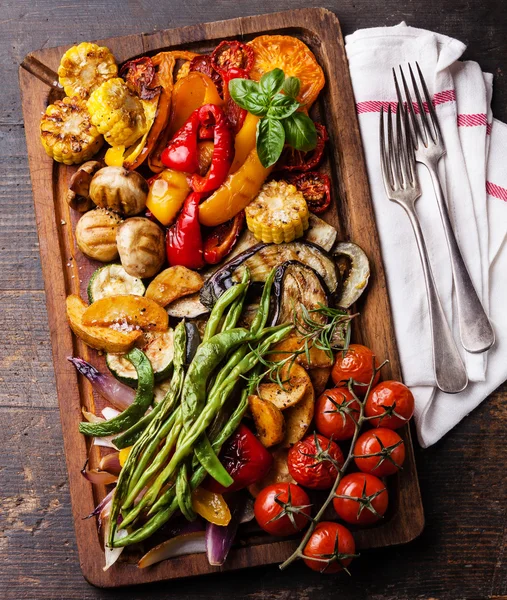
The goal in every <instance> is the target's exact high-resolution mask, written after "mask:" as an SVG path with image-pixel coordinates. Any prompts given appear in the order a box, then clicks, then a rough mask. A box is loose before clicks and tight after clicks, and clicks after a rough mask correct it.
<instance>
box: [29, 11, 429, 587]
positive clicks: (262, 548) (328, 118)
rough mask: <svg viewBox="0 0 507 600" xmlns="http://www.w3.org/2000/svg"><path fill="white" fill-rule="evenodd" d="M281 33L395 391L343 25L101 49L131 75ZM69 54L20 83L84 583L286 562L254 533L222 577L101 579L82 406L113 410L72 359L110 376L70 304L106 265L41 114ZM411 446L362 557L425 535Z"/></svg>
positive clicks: (189, 562)
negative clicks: (358, 256)
mask: <svg viewBox="0 0 507 600" xmlns="http://www.w3.org/2000/svg"><path fill="white" fill-rule="evenodd" d="M272 33H281V34H287V35H294V36H296V37H298V38H300V39H301V40H303V41H304V42H305V43H306V44H308V46H309V47H310V48H311V49H312V51H313V52H314V53H315V55H316V57H317V60H318V61H319V63H320V65H321V66H322V68H323V69H324V72H325V75H326V82H327V83H326V86H325V87H324V90H323V91H322V92H321V94H320V97H319V102H318V104H319V106H318V107H317V111H318V113H319V115H320V117H319V118H320V120H321V121H322V122H323V123H324V124H325V125H326V127H327V130H328V133H329V138H330V140H329V143H328V150H327V159H326V164H325V165H324V168H326V169H327V170H328V172H329V173H330V175H331V177H332V181H333V195H334V199H335V203H334V205H333V207H332V208H331V209H330V210H329V211H328V212H327V214H326V215H325V216H324V218H325V219H326V220H327V221H328V222H330V223H331V224H333V225H334V226H335V227H337V229H338V232H339V239H342V240H346V239H350V240H352V241H354V242H356V243H357V244H359V245H360V246H361V247H362V248H363V249H364V250H365V252H366V253H367V255H368V257H369V259H370V262H371V271H372V272H371V278H370V284H369V286H368V290H367V292H366V293H365V294H364V298H363V299H361V301H360V303H359V305H358V307H357V309H358V311H359V312H360V317H359V318H358V319H357V320H356V324H355V331H354V340H355V341H357V342H360V343H364V344H366V345H368V346H370V347H371V348H372V349H373V350H374V352H375V353H376V355H377V356H378V357H379V358H381V359H384V358H387V359H389V361H390V362H389V364H388V365H387V366H386V367H385V368H384V369H383V378H384V379H391V378H393V379H401V371H400V366H399V359H398V352H397V349H396V342H395V337H394V331H393V323H392V318H391V312H390V307H389V299H388V294H387V288H386V280H385V274H384V269H383V265H382V259H381V255H380V246H379V240H378V235H377V230H376V226H375V220H374V215H373V209H372V205H371V199H370V192H369V188H368V180H367V176H366V169H365V164H364V157H363V151H362V147H361V139H360V135H359V129H358V123H357V119H356V113H355V105H354V96H353V93H352V87H351V84H350V78H349V71H348V64H347V58H346V54H345V48H344V43H343V38H342V35H341V30H340V23H339V21H338V19H337V18H336V16H335V15H334V14H333V13H331V12H330V11H328V10H325V9H322V8H308V9H303V10H294V11H288V12H282V13H275V14H269V15H259V16H255V17H244V18H239V19H232V20H229V21H218V22H215V23H205V24H202V25H194V26H190V27H182V28H179V29H168V30H164V31H157V32H154V33H150V34H138V35H130V36H124V37H117V38H111V39H106V40H100V43H102V44H105V45H106V46H108V47H109V48H110V49H111V50H112V52H113V53H114V55H115V57H116V59H117V61H118V62H119V63H121V62H124V61H125V60H127V59H130V58H133V57H135V56H139V55H143V54H155V53H156V52H158V51H160V50H168V49H175V48H185V49H191V50H194V51H197V52H206V51H208V50H210V49H211V48H213V47H214V46H215V45H216V44H217V43H219V42H220V41H221V40H222V39H224V38H229V39H233V38H238V39H242V40H249V39H251V38H253V37H255V36H256V35H262V34H272ZM65 50H67V46H62V47H59V48H48V49H44V50H39V51H37V52H34V53H31V54H29V55H28V56H27V57H26V58H25V60H24V61H23V63H22V64H21V66H20V69H19V80H20V87H21V94H22V102H23V114H24V120H25V131H26V139H27V147H28V158H29V163H30V173H31V179H32V188H33V196H34V205H35V213H36V220H37V230H38V235H39V242H40V255H41V262H42V270H43V274H44V282H45V289H46V304H47V311H48V319H49V327H50V332H51V342H52V349H53V361H54V369H55V376H56V385H57V392H58V400H59V405H60V415H61V422H62V429H63V437H64V445H65V454H66V460H67V469H68V473H69V485H70V493H71V498H72V509H73V516H74V527H75V531H76V538H77V545H78V549H79V559H80V563H81V568H82V571H83V574H84V576H85V578H86V579H87V580H88V581H89V582H90V583H92V584H94V585H96V586H100V587H117V586H124V585H131V584H139V583H146V582H151V581H159V580H164V579H172V578H176V577H189V576H192V575H202V574H205V573H211V572H217V571H228V570H235V569H241V568H244V567H252V566H256V565H265V564H270V563H279V562H282V561H283V560H284V559H285V558H286V557H287V556H288V555H289V554H290V553H291V552H292V551H293V549H294V548H295V546H296V541H294V540H289V541H283V542H277V541H274V540H273V538H270V537H269V536H268V535H267V534H263V533H246V532H243V533H242V534H241V536H240V540H239V541H240V543H239V544H238V547H236V548H233V550H231V553H230V555H229V558H228V559H227V562H226V564H225V565H224V566H223V567H221V568H217V567H211V566H210V565H209V564H208V561H207V559H206V557H205V555H202V554H196V555H191V556H184V557H180V558H176V559H172V560H170V561H165V562H163V563H160V564H158V565H156V566H154V567H151V568H148V569H138V568H137V567H136V566H135V564H133V560H134V558H133V557H132V556H131V555H130V559H129V555H128V554H127V553H125V552H124V554H123V555H122V562H118V563H117V564H116V565H115V566H114V567H113V568H111V569H110V570H109V571H107V572H104V571H103V570H102V567H103V564H104V558H103V551H102V545H101V540H100V536H99V533H98V531H97V524H96V522H95V519H88V520H83V517H84V516H86V515H88V514H89V513H90V512H91V511H92V510H93V508H94V506H95V505H96V504H97V503H98V501H100V499H101V498H102V497H103V495H104V493H105V490H104V489H97V488H94V487H92V486H91V485H90V483H88V481H86V480H85V479H84V478H83V477H82V476H81V474H80V469H81V468H82V466H83V464H84V462H85V459H86V457H87V456H88V454H89V453H91V462H92V466H95V465H96V463H97V461H98V458H99V451H98V449H97V447H92V448H90V447H89V444H90V441H89V440H87V439H85V437H84V436H82V435H80V434H79V433H78V423H79V422H80V421H81V420H82V415H81V407H82V406H86V407H87V408H88V409H90V410H100V409H101V407H102V406H103V402H102V400H101V399H100V398H98V397H96V396H94V395H93V393H92V390H91V387H90V385H89V384H88V382H87V381H85V380H83V379H82V378H78V376H77V375H76V372H75V370H74V367H73V366H72V365H71V364H70V363H69V362H68V361H67V360H66V358H67V357H68V356H70V355H78V356H82V357H83V358H85V359H87V360H88V359H90V360H91V361H92V362H93V363H94V364H97V365H98V366H99V368H100V367H101V366H103V358H102V357H100V356H99V355H98V354H97V353H96V352H95V351H93V350H91V349H89V348H87V347H86V346H85V345H84V344H82V342H81V341H80V340H78V339H76V338H75V337H74V336H73V335H72V334H71V331H70V329H69V327H68V325H67V322H66V318H65V297H66V296H67V295H68V294H70V293H80V294H81V296H82V297H84V298H85V297H86V284H87V282H88V279H89V276H90V274H91V273H92V272H93V270H94V269H95V268H96V267H97V266H98V263H93V261H90V260H88V259H86V258H85V257H84V256H83V255H82V254H81V253H80V252H79V251H78V250H77V247H76V245H75V241H74V236H73V230H74V227H75V224H76V221H77V218H78V217H77V215H76V214H75V213H74V214H73V211H71V210H70V209H69V207H68V205H67V204H66V202H65V192H66V190H67V185H68V181H69V179H70V176H71V174H72V173H73V171H74V169H73V168H72V167H66V166H64V165H60V164H58V163H55V162H53V161H52V160H51V159H49V158H48V157H47V156H46V154H45V152H44V150H43V147H42V145H41V143H40V140H39V121H40V116H41V113H42V112H43V111H44V110H45V108H46V106H47V104H48V103H50V102H52V101H53V100H54V99H55V97H58V94H59V91H58V88H57V86H56V82H55V79H56V77H55V75H54V74H55V72H56V70H57V68H58V64H59V62H60V58H61V56H62V54H63V53H64V52H65ZM53 82H55V83H54V84H53V85H51V84H52V83H53ZM401 435H402V437H403V438H404V440H405V444H406V448H407V458H406V462H405V466H404V469H403V471H402V472H401V473H400V474H399V475H398V476H396V477H395V478H394V479H391V481H390V503H391V507H390V510H389V513H388V515H387V516H386V517H387V518H386V519H385V520H384V521H383V522H382V524H380V525H377V526H374V527H372V528H369V529H363V530H357V531H355V532H354V537H355V539H356V543H357V546H358V548H359V549H366V548H378V547H383V546H390V545H394V544H402V543H406V542H409V541H410V540H412V539H414V538H415V537H416V536H418V535H419V534H420V532H421V531H422V528H423V526H424V515H423V509H422V504H421V497H420V491H419V484H418V480H417V472H416V465H415V462H414V453H413V447H412V441H411V436H410V429H409V428H408V427H405V428H404V429H403V430H401ZM93 463H95V465H93Z"/></svg>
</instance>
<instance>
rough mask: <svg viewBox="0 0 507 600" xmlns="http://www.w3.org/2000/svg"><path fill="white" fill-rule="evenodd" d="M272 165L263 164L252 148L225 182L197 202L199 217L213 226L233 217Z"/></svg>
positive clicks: (202, 221) (252, 193)
mask: <svg viewBox="0 0 507 600" xmlns="http://www.w3.org/2000/svg"><path fill="white" fill-rule="evenodd" d="M272 168H273V167H268V168H267V169H266V168H265V167H263V166H262V164H261V161H260V160H259V157H258V156H257V150H256V149H255V148H254V149H253V150H252V151H251V152H250V154H249V155H248V156H247V159H246V161H245V162H244V164H243V166H242V167H240V168H239V169H238V170H237V171H236V172H235V173H232V174H231V175H229V176H228V177H227V179H226V180H225V181H224V183H223V184H222V185H221V186H220V187H219V188H218V190H216V192H214V193H213V194H212V195H211V196H210V197H209V198H208V199H207V200H205V201H204V202H203V203H202V204H201V205H200V206H199V221H200V222H201V224H202V225H205V226H206V227H215V225H220V224H221V223H225V222H226V221H229V219H232V218H233V217H234V216H235V215H237V214H238V213H239V212H240V211H242V210H243V209H244V208H245V207H246V206H248V205H249V204H250V202H251V201H252V200H253V199H254V198H255V197H256V196H257V194H258V193H259V190H260V189H261V186H262V184H263V183H264V181H265V180H266V178H267V176H268V175H269V174H270V173H271V170H272Z"/></svg>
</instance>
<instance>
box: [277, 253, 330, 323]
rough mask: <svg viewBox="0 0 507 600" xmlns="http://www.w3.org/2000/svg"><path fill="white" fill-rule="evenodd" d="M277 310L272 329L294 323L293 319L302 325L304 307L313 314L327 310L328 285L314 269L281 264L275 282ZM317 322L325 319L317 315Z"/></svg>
mask: <svg viewBox="0 0 507 600" xmlns="http://www.w3.org/2000/svg"><path fill="white" fill-rule="evenodd" d="M273 286H274V297H275V299H276V300H275V303H276V304H275V308H274V311H273V315H272V317H271V323H272V324H273V325H277V324H281V323H292V322H293V321H294V318H297V320H298V321H301V319H302V317H303V309H302V307H303V306H305V307H306V308H307V310H308V311H312V310H314V309H316V308H319V307H321V306H328V295H327V290H326V284H325V283H324V281H323V279H322V277H321V276H320V275H319V274H318V273H317V272H316V271H314V270H313V269H312V268H311V267H307V266H306V265H303V264H302V263H300V262H298V261H294V260H291V261H288V262H285V263H283V264H281V265H280V266H279V267H278V269H277V271H276V275H275V280H274V282H273ZM314 318H321V319H322V320H323V321H325V319H326V317H325V316H324V315H321V314H320V313H315V316H314Z"/></svg>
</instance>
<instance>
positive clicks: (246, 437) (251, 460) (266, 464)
mask: <svg viewBox="0 0 507 600" xmlns="http://www.w3.org/2000/svg"><path fill="white" fill-rule="evenodd" d="M220 461H221V463H222V464H223V465H224V467H225V469H226V471H227V472H228V473H229V475H230V476H231V477H232V478H233V479H234V483H233V484H232V485H230V486H229V487H228V488H226V487H224V486H223V485H220V484H219V483H218V482H217V481H215V480H214V479H212V478H211V477H208V479H207V480H206V484H205V487H206V489H208V490H210V491H211V492H216V493H217V494H223V493H224V492H236V491H237V490H242V489H243V488H246V487H248V486H249V485H251V484H252V483H255V482H256V481H260V480H261V479H262V478H263V477H265V476H266V475H267V473H268V471H269V469H271V465H272V464H273V457H272V456H271V454H270V453H269V452H268V451H267V450H266V448H264V446H263V445H262V444H261V443H260V442H259V440H258V439H257V438H256V437H255V435H254V434H253V433H252V432H251V431H250V429H248V427H246V426H245V425H243V424H241V425H240V426H239V427H238V428H237V429H236V432H235V433H234V434H233V435H232V436H231V437H230V438H229V439H228V440H227V442H226V443H225V444H224V447H223V448H222V451H221V452H220Z"/></svg>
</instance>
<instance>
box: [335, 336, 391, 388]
mask: <svg viewBox="0 0 507 600" xmlns="http://www.w3.org/2000/svg"><path fill="white" fill-rule="evenodd" d="M374 360H375V367H376V368H378V366H379V362H378V360H377V359H376V358H375V355H374V354H373V352H372V351H371V350H370V349H369V348H367V347H366V346H361V344H350V346H349V347H348V350H347V352H346V353H345V355H344V353H343V352H338V353H337V354H336V360H335V363H334V365H333V370H332V371H331V377H332V379H333V381H334V382H335V384H338V383H343V382H344V381H348V380H349V379H353V380H354V381H357V382H358V383H361V384H364V385H355V386H354V392H355V393H356V394H357V395H358V396H364V395H365V394H366V391H367V389H368V384H369V383H370V381H371V378H372V376H373V361H374ZM379 377H380V373H378V372H377V374H376V375H375V379H374V381H373V385H375V384H376V383H377V382H378V380H379Z"/></svg>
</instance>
